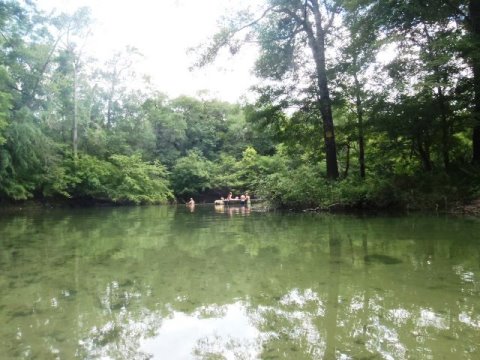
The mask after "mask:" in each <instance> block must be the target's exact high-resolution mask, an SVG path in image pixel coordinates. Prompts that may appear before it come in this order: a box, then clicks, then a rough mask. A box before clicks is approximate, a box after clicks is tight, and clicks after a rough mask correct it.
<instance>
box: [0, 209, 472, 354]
mask: <svg viewBox="0 0 480 360" xmlns="http://www.w3.org/2000/svg"><path fill="white" fill-rule="evenodd" d="M479 234H480V221H479V220H475V219H462V218H449V217H442V216H424V215H418V214H416V215H412V216H406V217H392V216H391V217H355V216H338V215H335V216H332V215H318V214H282V213H262V212H256V211H248V210H246V209H238V208H237V209H235V208H231V209H223V208H214V207H211V206H197V207H196V208H195V209H194V211H190V209H188V208H184V207H178V208H176V207H139V208H113V209H81V210H79V209H77V210H51V211H44V212H37V213H27V214H21V215H15V216H12V215H8V216H7V215H2V216H1V217H0V324H2V326H1V327H0V354H3V355H2V357H3V358H6V359H55V358H58V359H479V358H480V296H479V295H480V236H479Z"/></svg>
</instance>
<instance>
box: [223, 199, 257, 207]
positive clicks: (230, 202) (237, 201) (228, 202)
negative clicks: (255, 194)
mask: <svg viewBox="0 0 480 360" xmlns="http://www.w3.org/2000/svg"><path fill="white" fill-rule="evenodd" d="M215 205H225V206H245V205H250V201H247V200H241V199H231V200H215Z"/></svg>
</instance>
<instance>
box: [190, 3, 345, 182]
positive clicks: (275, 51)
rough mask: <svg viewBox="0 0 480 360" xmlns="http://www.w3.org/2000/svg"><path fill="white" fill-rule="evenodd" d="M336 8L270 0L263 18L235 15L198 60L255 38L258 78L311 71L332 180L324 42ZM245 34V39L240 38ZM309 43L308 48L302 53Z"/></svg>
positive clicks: (334, 166) (295, 78) (334, 5)
mask: <svg viewBox="0 0 480 360" xmlns="http://www.w3.org/2000/svg"><path fill="white" fill-rule="evenodd" d="M338 11H339V7H338V5H337V3H336V2H334V1H330V0H323V1H321V2H319V1H318V0H306V1H300V0H293V1H292V0H269V1H268V2H267V8H266V10H264V11H263V13H262V14H261V15H260V16H258V15H257V16H255V14H247V13H240V14H237V15H235V17H234V18H233V19H231V20H230V21H229V23H228V24H227V25H226V26H225V27H224V28H223V29H222V30H221V31H220V32H218V33H217V34H216V35H215V36H214V37H213V41H212V43H211V44H209V46H208V47H207V48H206V49H205V50H204V51H203V54H202V56H201V59H200V61H199V64H200V65H204V64H206V63H208V62H210V61H213V60H214V59H215V57H216V56H217V54H218V52H219V51H220V49H222V48H225V47H228V48H229V49H230V51H231V52H232V53H235V52H237V51H238V50H239V47H240V46H241V45H242V43H245V42H248V41H252V39H255V40H256V41H258V44H259V46H260V56H259V58H258V60H257V63H256V70H257V74H258V75H259V76H261V77H264V78H269V79H273V80H287V79H289V80H293V81H296V82H297V84H299V83H301V82H302V81H304V79H306V78H307V79H308V77H301V78H300V79H299V77H298V75H295V72H297V73H298V72H304V75H305V74H309V75H308V76H311V79H312V80H313V83H314V88H315V95H316V102H317V105H318V108H319V110H320V114H321V118H322V120H323V138H324V142H325V153H326V163H327V176H328V177H329V178H331V179H336V178H337V177H338V164H337V153H336V142H335V131H334V123H333V115H332V101H331V98H330V90H329V85H328V76H327V71H328V69H327V61H326V46H327V38H328V36H329V35H330V33H331V31H332V28H333V24H334V19H335V15H336V14H337V13H338ZM242 35H243V36H244V37H243V39H240V36H242ZM305 46H307V47H308V49H309V52H307V51H304V49H305ZM310 65H311V66H310ZM292 74H293V75H294V76H293V77H292Z"/></svg>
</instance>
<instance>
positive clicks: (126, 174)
mask: <svg viewBox="0 0 480 360" xmlns="http://www.w3.org/2000/svg"><path fill="white" fill-rule="evenodd" d="M110 160H111V162H112V164H113V166H114V169H113V172H112V174H111V177H110V183H109V184H108V186H109V189H108V194H109V196H110V198H111V199H112V200H113V201H115V202H133V203H135V204H154V203H161V204H162V203H163V204H165V203H167V202H168V201H170V200H172V198H173V195H172V193H171V190H170V184H169V182H168V180H167V172H166V169H165V167H164V166H163V165H162V164H160V162H158V161H155V162H153V163H145V162H143V161H142V159H141V158H140V156H138V155H132V156H125V155H112V156H111V157H110Z"/></svg>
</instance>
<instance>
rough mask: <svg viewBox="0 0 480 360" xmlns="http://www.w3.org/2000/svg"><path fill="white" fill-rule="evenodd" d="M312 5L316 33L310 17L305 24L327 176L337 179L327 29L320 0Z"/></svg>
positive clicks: (314, 1) (314, 0)
mask: <svg viewBox="0 0 480 360" xmlns="http://www.w3.org/2000/svg"><path fill="white" fill-rule="evenodd" d="M312 5H313V10H314V11H313V12H314V17H315V34H314V32H313V29H312V24H311V23H309V22H308V19H305V24H304V26H305V31H306V32H307V36H308V43H309V46H310V49H311V50H312V55H313V58H314V60H315V65H316V78H317V85H318V93H319V100H318V103H319V106H320V113H321V114H322V120H323V137H324V140H325V153H326V159H327V177H328V178H330V179H337V178H338V163H337V147H336V143H335V131H334V125H333V115H332V101H331V99H330V92H329V90H328V80H327V68H326V64H325V31H324V29H323V25H322V18H321V13H320V9H319V6H318V1H316V0H313V1H312Z"/></svg>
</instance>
